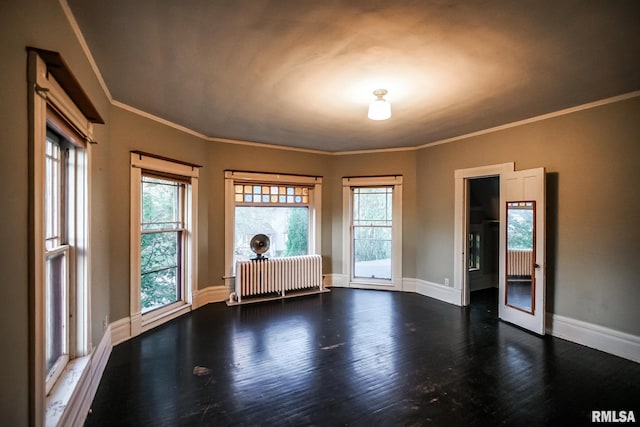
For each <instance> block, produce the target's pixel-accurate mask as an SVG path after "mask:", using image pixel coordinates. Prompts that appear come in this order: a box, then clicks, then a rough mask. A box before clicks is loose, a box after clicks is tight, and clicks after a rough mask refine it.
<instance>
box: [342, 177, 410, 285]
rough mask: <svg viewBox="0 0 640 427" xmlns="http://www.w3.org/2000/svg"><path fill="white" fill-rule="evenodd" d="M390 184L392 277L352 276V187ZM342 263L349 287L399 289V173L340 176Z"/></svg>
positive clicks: (400, 180)
mask: <svg viewBox="0 0 640 427" xmlns="http://www.w3.org/2000/svg"><path fill="white" fill-rule="evenodd" d="M366 187H393V196H392V200H393V201H392V204H393V207H392V209H393V212H392V226H391V236H392V237H391V239H392V241H391V279H390V280H386V279H373V278H362V277H357V278H356V277H353V189H355V188H366ZM342 236H343V243H342V244H343V246H342V257H343V258H342V266H343V269H344V274H345V275H346V277H347V280H348V287H350V288H365V289H386V290H402V176H401V175H395V176H376V177H348V178H343V179H342Z"/></svg>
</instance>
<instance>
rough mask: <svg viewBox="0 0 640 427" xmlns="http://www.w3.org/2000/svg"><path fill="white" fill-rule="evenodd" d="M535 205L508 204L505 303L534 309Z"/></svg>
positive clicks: (525, 308) (531, 312) (524, 309)
mask: <svg viewBox="0 0 640 427" xmlns="http://www.w3.org/2000/svg"><path fill="white" fill-rule="evenodd" d="M535 220H536V202H534V201H520V202H507V224H506V226H507V245H506V248H507V254H506V255H507V256H506V265H507V280H506V292H505V304H506V305H508V306H510V307H513V308H516V309H519V310H522V311H524V312H526V313H530V314H533V313H534V310H535V304H534V301H535V300H534V291H535V265H536V261H535V252H536V238H535V236H536V234H535V223H536V221H535Z"/></svg>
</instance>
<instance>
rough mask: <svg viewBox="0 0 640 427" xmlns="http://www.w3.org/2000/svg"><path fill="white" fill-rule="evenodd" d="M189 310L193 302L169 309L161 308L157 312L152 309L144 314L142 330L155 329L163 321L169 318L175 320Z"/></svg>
mask: <svg viewBox="0 0 640 427" xmlns="http://www.w3.org/2000/svg"><path fill="white" fill-rule="evenodd" d="M189 311H191V304H187V303H182V304H179V305H176V306H173V307H171V308H169V309H165V310H162V309H160V310H158V311H157V312H155V311H151V312H149V313H146V314H143V315H142V321H141V325H140V326H141V327H142V332H145V331H148V330H149V329H153V328H155V327H156V326H160V325H162V324H163V323H165V322H168V321H169V320H173V319H175V318H176V317H179V316H182V315H183V314H185V313H188V312H189Z"/></svg>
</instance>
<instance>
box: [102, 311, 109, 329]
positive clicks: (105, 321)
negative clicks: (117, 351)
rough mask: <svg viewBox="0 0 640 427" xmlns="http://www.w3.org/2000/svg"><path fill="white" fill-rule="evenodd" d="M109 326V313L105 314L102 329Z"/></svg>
mask: <svg viewBox="0 0 640 427" xmlns="http://www.w3.org/2000/svg"><path fill="white" fill-rule="evenodd" d="M107 326H109V315H108V314H107V315H106V316H104V320H103V321H102V330H103V331H106V330H107Z"/></svg>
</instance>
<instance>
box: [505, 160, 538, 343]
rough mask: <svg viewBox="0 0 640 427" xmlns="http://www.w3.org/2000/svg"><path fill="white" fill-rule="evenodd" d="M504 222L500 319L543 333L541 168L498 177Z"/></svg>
mask: <svg viewBox="0 0 640 427" xmlns="http://www.w3.org/2000/svg"><path fill="white" fill-rule="evenodd" d="M501 178H502V180H501V185H502V189H501V191H502V192H503V194H504V195H505V197H504V209H505V210H506V212H505V219H506V221H505V223H504V224H502V227H501V233H500V251H501V254H502V256H501V257H500V259H501V268H500V292H499V295H500V301H499V310H498V314H499V317H500V318H501V319H502V320H505V321H507V322H510V323H513V324H516V325H518V326H521V327H523V328H525V329H529V330H531V331H533V332H535V333H537V334H540V335H543V334H544V333H545V304H544V302H545V272H544V266H545V253H544V232H545V226H544V199H545V185H544V178H545V174H544V168H537V169H529V170H524V171H517V172H512V173H509V174H506V175H505V176H502V177H501Z"/></svg>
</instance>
